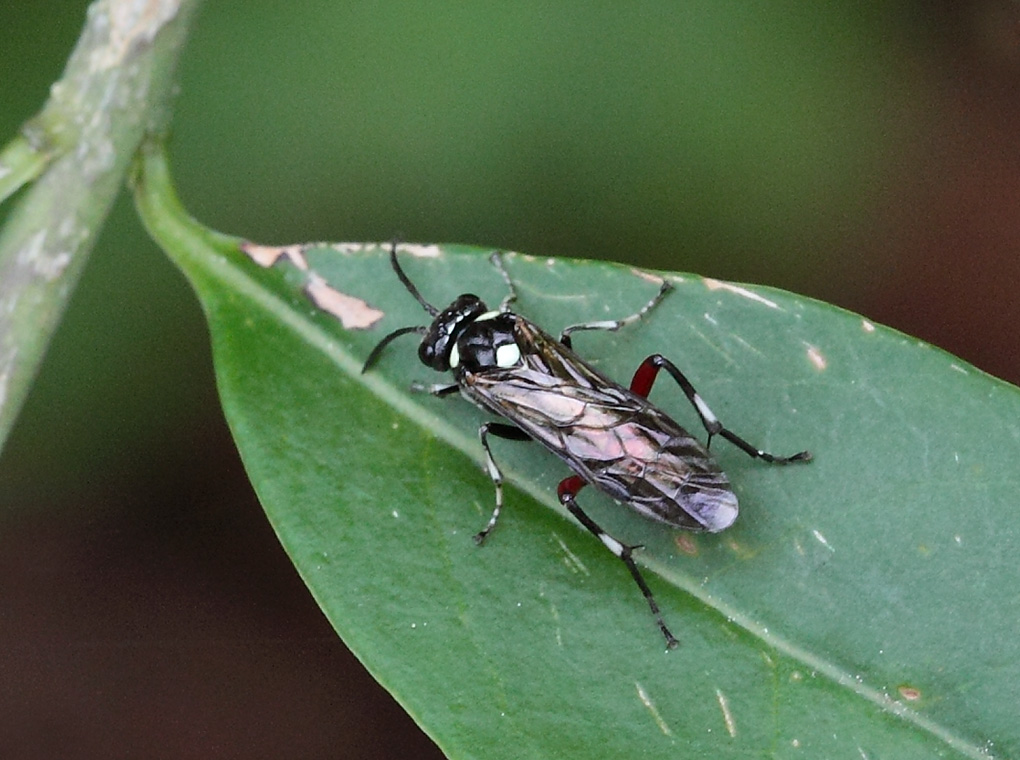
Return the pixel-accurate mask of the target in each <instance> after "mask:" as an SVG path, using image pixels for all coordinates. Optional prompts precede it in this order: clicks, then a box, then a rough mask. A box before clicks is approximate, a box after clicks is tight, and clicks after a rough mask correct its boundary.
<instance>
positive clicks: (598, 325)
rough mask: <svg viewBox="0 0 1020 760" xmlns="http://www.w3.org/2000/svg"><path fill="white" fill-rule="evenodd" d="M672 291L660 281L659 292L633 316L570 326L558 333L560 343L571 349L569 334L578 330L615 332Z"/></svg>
mask: <svg viewBox="0 0 1020 760" xmlns="http://www.w3.org/2000/svg"><path fill="white" fill-rule="evenodd" d="M672 289H673V286H672V285H671V284H670V283H669V281H668V280H663V281H662V286H661V287H660V288H659V292H658V293H656V294H655V296H654V297H653V298H652V300H651V301H649V302H648V303H646V304H645V305H644V306H642V307H641V310H640V311H638V312H637V313H635V314H631V315H630V316H629V317H624V318H623V319H607V320H601V321H595V322H582V323H581V324H579V325H570V326H569V327H566V328H564V329H563V332H561V333H560V343H562V344H563V345H564V346H566V347H567V348H570V347H571V339H570V334H571V333H575V332H578V331H580V330H609V331H610V332H616V331H617V330H619V329H620V328H621V327H626V326H627V325H630V324H634V323H635V322H637V321H638V320H639V319H641V318H642V317H644V316H645V314H647V313H648V312H650V311H651V310H652V309H654V308H655V307H656V306H658V305H659V302H660V301H661V300H662V299H663V298H665V297H666V294H667V293H668V292H669V291H671V290H672Z"/></svg>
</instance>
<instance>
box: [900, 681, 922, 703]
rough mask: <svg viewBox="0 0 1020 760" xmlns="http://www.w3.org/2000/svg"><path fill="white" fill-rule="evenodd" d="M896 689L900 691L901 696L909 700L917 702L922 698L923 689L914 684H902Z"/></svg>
mask: <svg viewBox="0 0 1020 760" xmlns="http://www.w3.org/2000/svg"><path fill="white" fill-rule="evenodd" d="M896 690H897V691H898V692H899V693H900V696H901V697H903V698H904V699H905V700H907V701H908V702H916V701H917V700H919V699H920V698H921V690H920V689H918V688H916V687H914V686H908V685H907V684H901V685H900V686H898V687H897V689H896Z"/></svg>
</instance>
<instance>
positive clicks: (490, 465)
mask: <svg viewBox="0 0 1020 760" xmlns="http://www.w3.org/2000/svg"><path fill="white" fill-rule="evenodd" d="M490 433H491V434H492V435H494V436H496V437H497V438H505V439H506V440H508V441H530V440H531V437H530V436H529V435H528V434H527V433H525V432H524V431H523V430H521V429H520V428H519V427H514V426H513V425H507V424H505V423H502V422H486V423H485V424H484V425H482V426H481V427H480V428H478V438H479V439H480V440H481V442H482V448H483V449H485V468H486V469H487V470H488V472H489V479H490V480H492V485H493V487H494V488H495V489H496V506H495V508H494V509H493V510H492V516H491V517H490V518H489V522H487V523H486V524H485V527H484V528H482V529H481V530H480V531H478V533H476V534H475V543H476V544H481V543H482V542H483V541H485V539H486V537H487V536H488V535H489V533H490V532H492V529H493V528H495V527H496V522H497V521H498V520H499V513H500V512H501V511H502V509H503V473H501V472H500V471H499V466H498V465H497V464H496V460H495V459H493V457H492V450H491V449H490V448H489V434H490Z"/></svg>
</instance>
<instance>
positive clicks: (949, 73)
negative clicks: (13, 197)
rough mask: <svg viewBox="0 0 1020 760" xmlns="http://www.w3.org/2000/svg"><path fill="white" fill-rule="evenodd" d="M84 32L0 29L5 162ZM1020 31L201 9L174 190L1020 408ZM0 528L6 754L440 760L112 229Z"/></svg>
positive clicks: (41, 387)
mask: <svg viewBox="0 0 1020 760" xmlns="http://www.w3.org/2000/svg"><path fill="white" fill-rule="evenodd" d="M86 6H87V4H86V3H85V2H76V1H75V2H72V1H70V0H60V1H59V2H57V1H56V0H42V1H41V2H33V3H31V4H29V3H21V4H17V3H13V4H12V3H5V4H2V5H0V71H2V72H3V77H2V79H0V140H3V141H6V139H8V138H9V137H10V136H12V135H13V134H14V133H15V131H16V130H17V129H18V127H19V125H20V124H21V122H22V121H24V120H25V119H27V118H29V117H30V116H31V115H32V114H33V113H34V112H35V111H36V110H37V109H38V108H39V107H41V105H42V103H43V102H44V100H45V98H46V95H47V88H48V86H49V85H50V84H51V83H52V82H53V81H55V80H56V79H57V78H58V77H59V75H60V72H61V70H62V67H63V63H64V61H65V59H66V57H67V56H68V54H69V52H70V50H71V48H72V46H73V44H74V42H75V39H76V38H77V35H78V33H79V31H80V28H81V26H82V24H83V23H84V11H85V8H86ZM1018 18H1020V11H1018V10H1017V6H1016V4H1014V3H1011V2H1006V1H1005V0H1000V1H998V2H992V1H990V0H989V1H987V2H970V3H950V2H916V1H915V2H907V1H906V0H904V1H903V2H894V3H889V2H874V3H849V2H842V3H839V2H823V3H794V2H779V3H772V4H767V5H766V4H752V3H737V2H726V1H724V2H716V1H713V2H708V1H707V0H703V1H702V2H675V1H668V0H661V1H659V2H651V1H649V2H639V3H627V4H622V3H609V2H596V3H586V4H579V3H578V4H575V3H549V2H543V3H539V2H520V3H474V4H467V3H453V2H426V3H411V2H390V3H385V4H376V3H367V2H360V3H359V2H351V3H333V2H325V0H309V1H308V2H303V3H294V4H281V3H270V2H263V1H262V0H248V1H247V2H236V1H235V2H224V1H221V2H215V3H209V4H208V5H207V7H205V8H204V9H203V11H202V12H201V14H200V15H199V18H198V23H197V25H196V27H195V33H194V35H193V37H192V39H191V42H190V44H189V46H188V48H187V49H186V50H185V51H184V55H183V58H182V66H181V71H180V77H179V81H180V87H181V93H180V97H179V99H178V100H177V104H176V114H175V117H174V120H173V141H172V146H171V147H172V158H173V164H174V168H175V172H176V177H177V181H178V185H179V190H180V193H181V196H182V199H183V201H184V203H185V205H186V206H187V207H188V208H189V210H190V211H191V212H192V213H193V214H194V215H195V216H197V217H198V218H199V219H200V220H201V221H203V222H205V223H207V224H209V225H210V226H212V227H215V228H218V229H220V230H223V231H225V232H229V233H234V234H239V235H243V236H245V237H248V238H250V239H254V240H258V241H260V242H265V243H286V242H294V241H306V240H320V239H321V240H385V239H389V238H391V237H393V235H394V234H400V235H401V236H402V237H403V238H404V239H407V240H412V241H442V242H464V243H474V244H479V245H489V246H493V247H502V248H510V249H514V250H520V251H523V252H527V253H533V254H539V255H563V256H573V257H587V258H604V259H615V260H620V261H629V262H633V263H636V264H640V265H642V266H647V267H658V268H665V269H672V270H678V271H694V272H698V273H701V274H706V275H711V276H714V277H720V278H726V279H734V280H743V281H751V282H759V283H767V284H772V285H778V286H780V287H784V288H787V289H790V290H795V291H798V292H802V293H807V294H809V295H813V296H816V297H818V298H822V299H824V300H827V301H831V302H834V303H836V304H838V305H841V306H845V307H847V308H850V309H853V310H855V311H859V312H861V313H863V314H865V315H867V316H868V317H869V318H871V319H874V320H876V321H879V322H883V323H886V324H891V325H893V326H895V327H898V328H900V329H902V330H904V331H906V332H909V333H911V334H914V335H917V336H919V337H921V338H924V339H926V340H929V341H931V342H933V343H936V344H937V345H940V346H942V347H944V348H947V349H949V350H950V351H952V352H954V353H956V354H958V355H960V356H962V357H963V358H965V359H967V360H969V361H972V362H974V363H976V364H977V365H978V366H979V367H981V368H982V369H985V370H987V371H989V372H992V373H993V374H996V375H998V376H1000V377H1003V378H1005V379H1008V380H1010V381H1012V382H1017V381H1018V380H1020V357H1018V347H1020V343H1018V340H1017V337H1016V331H1015V328H1014V326H1015V325H1016V324H1017V322H1018V318H1020V298H1017V297H1016V295H1015V292H1014V291H1015V289H1016V283H1017V282H1020V257H1018V256H1017V255H1016V254H1017V251H1018V249H1020V221H1018V220H1020V215H1018V214H1017V212H1016V209H1017V206H1018V201H1020V151H1018V147H1020V131H1018V130H1017V125H1018V123H1020V121H1018V119H1020V97H1018V95H1020V93H1018V90H1020V35H1018V29H1020V22H1018ZM456 289H457V286H456V283H450V292H451V293H453V292H455V291H456ZM663 350H664V352H666V353H670V354H673V355H682V347H674V348H671V347H668V346H665V347H663ZM338 424H342V423H341V422H338ZM0 507H2V509H0V609H2V610H3V612H2V613H0V614H2V617H0V620H2V621H3V624H2V625H0V673H2V674H3V677H2V678H0V754H2V755H3V756H4V757H51V756H57V755H58V754H67V753H68V751H70V750H73V754H74V756H76V757H110V756H175V757H203V758H205V757H208V756H209V755H210V753H213V752H214V753H215V754H216V756H219V757H233V756H237V757H248V758H251V757H279V756H288V757H307V758H314V757H336V756H343V757H363V758H369V757H393V756H397V755H398V754H403V753H407V752H415V753H416V755H415V756H417V757H432V756H435V757H438V756H439V753H438V750H436V749H435V747H434V746H433V745H432V744H431V742H430V741H429V740H428V739H427V738H425V737H424V735H422V734H421V733H420V732H419V731H418V730H417V729H416V728H415V727H414V725H413V723H412V722H411V721H410V719H409V718H407V717H406V716H404V715H403V713H402V712H401V710H400V708H399V707H397V706H396V704H395V703H394V702H393V701H392V700H391V699H390V698H389V697H388V695H386V694H385V693H384V692H382V691H381V690H380V689H379V688H378V687H376V686H375V685H374V682H372V681H371V679H370V678H369V677H368V676H367V675H366V674H365V673H364V672H363V671H362V670H361V669H360V666H358V665H357V663H356V662H355V661H354V659H353V657H352V656H351V655H350V654H349V653H348V652H347V651H346V650H345V649H344V647H343V645H342V643H341V642H340V641H339V640H337V639H336V638H335V637H334V636H333V634H332V632H331V629H330V628H329V626H328V625H327V624H326V623H325V621H324V620H323V619H322V617H321V615H320V614H319V613H318V611H317V609H316V608H315V606H314V603H313V602H312V601H311V599H310V598H309V597H308V596H307V594H306V593H305V591H304V589H303V586H302V585H301V583H300V581H299V580H298V579H297V576H296V573H295V572H294V570H293V568H292V567H291V566H290V565H289V563H288V561H287V559H286V557H285V556H284V555H283V552H282V551H281V550H280V549H279V547H278V545H277V544H276V542H275V538H274V536H273V535H272V532H271V530H270V529H269V527H268V525H267V524H266V522H265V520H264V518H263V517H262V514H261V510H260V509H259V507H258V505H257V503H256V501H255V499H254V497H253V495H252V493H251V490H250V488H249V487H248V485H247V483H246V480H245V478H244V473H243V471H242V469H241V466H240V463H239V462H238V459H237V455H236V452H235V451H234V449H233V447H232V444H231V441H230V438H229V434H228V432H227V431H226V429H225V425H224V422H223V419H222V414H221V412H220V411H219V408H218V404H217V399H216V393H215V388H214V386H213V376H212V369H211V364H210V356H209V348H208V340H207V335H206V331H205V327H204V323H203V319H202V316H201V313H200V312H199V309H198V305H197V302H196V300H195V298H194V297H193V296H192V294H191V292H190V291H189V289H188V287H187V285H186V283H185V282H184V280H183V278H182V277H181V276H180V275H179V274H178V273H177V272H176V271H175V270H174V269H173V267H172V266H171V265H170V264H169V263H168V262H167V260H166V259H165V258H164V257H163V256H162V254H161V253H160V252H159V251H158V250H157V249H156V247H155V246H154V245H153V244H152V243H151V242H150V241H149V240H148V239H147V238H146V236H145V234H144V233H143V231H142V229H141V227H140V225H139V222H138V220H137V218H136V216H135V214H134V210H133V208H132V206H131V204H130V203H129V201H128V199H127V198H122V199H121V202H120V203H119V204H118V206H117V207H116V209H115V211H114V213H113V215H112V216H111V218H110V220H109V223H108V226H107V229H106V231H105V233H104V234H103V237H102V238H101V240H100V243H99V246H98V247H97V249H96V251H95V252H94V254H93V258H92V260H91V261H90V263H89V266H88V268H87V270H86V273H85V276H84V279H83V281H82V283H81V286H80V289H79V290H78V292H77V293H76V294H75V296H74V298H73V300H72V302H71V305H70V308H69V310H68V313H67V316H66V319H65V321H64V323H63V324H62V326H61V328H60V329H59V331H58V333H57V335H56V336H55V338H54V340H53V343H52V345H51V348H50V351H49V354H48V356H47V358H46V361H45V363H44V366H43V368H42V371H41V374H40V376H39V380H38V383H37V385H36V387H35V389H34V391H33V393H32V395H31V396H30V398H29V401H28V403H27V404H26V407H25V409H24V412H23V414H22V416H21V418H20V420H19V423H18V425H17V427H16V429H15V432H14V434H13V436H12V438H11V439H10V441H9V443H8V445H7V447H6V450H5V451H4V452H3V454H2V456H0Z"/></svg>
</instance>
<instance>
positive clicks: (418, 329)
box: [361, 325, 429, 374]
mask: <svg viewBox="0 0 1020 760" xmlns="http://www.w3.org/2000/svg"><path fill="white" fill-rule="evenodd" d="M428 329H429V328H427V327H425V326H424V325H413V326H411V327H401V328H400V329H399V330H394V331H393V332H391V333H390V334H389V335H387V336H386V337H385V338H383V339H382V340H381V341H379V342H378V343H377V344H376V346H375V348H373V349H372V352H371V353H370V354H369V355H368V358H367V359H365V364H364V365H363V366H362V367H361V374H365V373H366V372H368V370H369V369H371V367H372V365H373V364H375V363H376V361H378V359H379V355H380V354H381V353H382V352H383V349H384V348H386V346H388V345H389V344H390V343H392V342H393V341H394V340H395V339H396V338H399V337H400V336H401V335H407V334H408V333H418V334H419V335H424V334H425V333H426V332H428Z"/></svg>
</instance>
